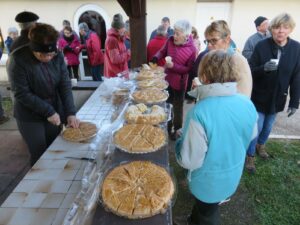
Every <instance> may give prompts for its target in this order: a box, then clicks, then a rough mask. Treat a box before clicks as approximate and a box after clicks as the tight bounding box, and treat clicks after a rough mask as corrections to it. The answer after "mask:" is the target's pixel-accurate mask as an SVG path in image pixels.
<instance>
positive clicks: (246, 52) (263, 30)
mask: <svg viewBox="0 0 300 225" xmlns="http://www.w3.org/2000/svg"><path fill="white" fill-rule="evenodd" d="M254 24H255V27H256V30H257V32H256V33H255V34H253V35H251V36H250V37H249V38H248V39H247V41H246V43H245V46H244V49H243V51H242V54H243V56H244V57H245V58H246V59H247V60H248V61H249V60H250V58H251V55H252V53H253V50H254V47H255V45H256V44H257V43H258V42H259V41H261V40H263V39H265V38H268V37H270V33H269V32H268V26H269V21H268V19H267V18H266V17H263V16H259V17H257V18H256V19H255V20H254Z"/></svg>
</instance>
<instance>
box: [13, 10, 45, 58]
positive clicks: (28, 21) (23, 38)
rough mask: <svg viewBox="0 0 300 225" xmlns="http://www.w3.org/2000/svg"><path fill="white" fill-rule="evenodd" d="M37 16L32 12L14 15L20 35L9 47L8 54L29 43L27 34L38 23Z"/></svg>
mask: <svg viewBox="0 0 300 225" xmlns="http://www.w3.org/2000/svg"><path fill="white" fill-rule="evenodd" d="M38 19H39V16H38V15H37V14H35V13H33V12H28V11H23V12H20V13H19V14H17V15H16V17H15V21H16V22H17V23H18V24H19V26H20V28H21V34H20V36H19V37H17V38H16V40H15V41H14V42H13V44H12V45H11V49H10V52H13V51H14V50H15V49H17V48H19V47H23V45H26V44H28V43H29V38H28V32H29V29H30V28H31V27H33V26H34V25H35V23H36V22H37V21H38Z"/></svg>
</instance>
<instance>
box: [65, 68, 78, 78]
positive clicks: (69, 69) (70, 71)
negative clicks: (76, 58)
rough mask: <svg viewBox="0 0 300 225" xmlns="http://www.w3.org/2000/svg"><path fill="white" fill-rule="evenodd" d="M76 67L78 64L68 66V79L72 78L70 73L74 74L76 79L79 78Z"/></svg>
mask: <svg viewBox="0 0 300 225" xmlns="http://www.w3.org/2000/svg"><path fill="white" fill-rule="evenodd" d="M78 67H79V65H74V66H68V67H67V68H68V71H69V77H70V79H72V78H73V76H72V75H74V78H76V79H77V80H79V75H78ZM72 71H73V73H72Z"/></svg>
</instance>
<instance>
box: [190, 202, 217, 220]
mask: <svg viewBox="0 0 300 225" xmlns="http://www.w3.org/2000/svg"><path fill="white" fill-rule="evenodd" d="M189 219H190V221H189V224H191V225H219V224H220V213H219V203H205V202H202V201H200V200H198V199H195V205H194V207H193V210H192V215H191V217H190V218H189Z"/></svg>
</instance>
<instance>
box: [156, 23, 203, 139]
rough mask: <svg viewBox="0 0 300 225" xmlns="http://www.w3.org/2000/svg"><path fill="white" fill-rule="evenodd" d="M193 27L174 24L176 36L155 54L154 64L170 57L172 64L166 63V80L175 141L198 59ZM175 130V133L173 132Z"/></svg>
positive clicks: (185, 24) (188, 24) (169, 126)
mask: <svg viewBox="0 0 300 225" xmlns="http://www.w3.org/2000/svg"><path fill="white" fill-rule="evenodd" d="M191 30H192V26H191V25H190V23H189V22H188V21H187V20H179V21H177V22H176V23H175V24H174V36H171V37H170V38H169V39H168V40H167V42H166V44H165V45H164V47H163V48H162V49H161V50H160V51H159V52H158V53H156V54H155V56H154V57H153V59H152V62H154V63H157V62H158V61H159V60H160V59H162V58H165V57H166V56H170V57H171V58H172V61H171V62H166V64H165V67H166V70H165V72H166V74H167V76H166V80H167V81H168V82H169V85H170V86H169V87H168V92H169V98H168V100H167V102H169V103H171V104H173V109H174V119H173V121H171V122H169V124H168V132H169V135H170V138H171V139H173V140H174V139H175V136H176V131H177V130H179V129H180V128H181V127H182V117H183V101H184V94H185V90H186V87H187V81H188V74H189V72H190V70H191V69H192V67H193V63H194V61H195V59H196V52H197V50H196V47H195V45H194V42H193V39H192V37H191V35H190V34H191ZM172 129H174V131H172Z"/></svg>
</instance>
